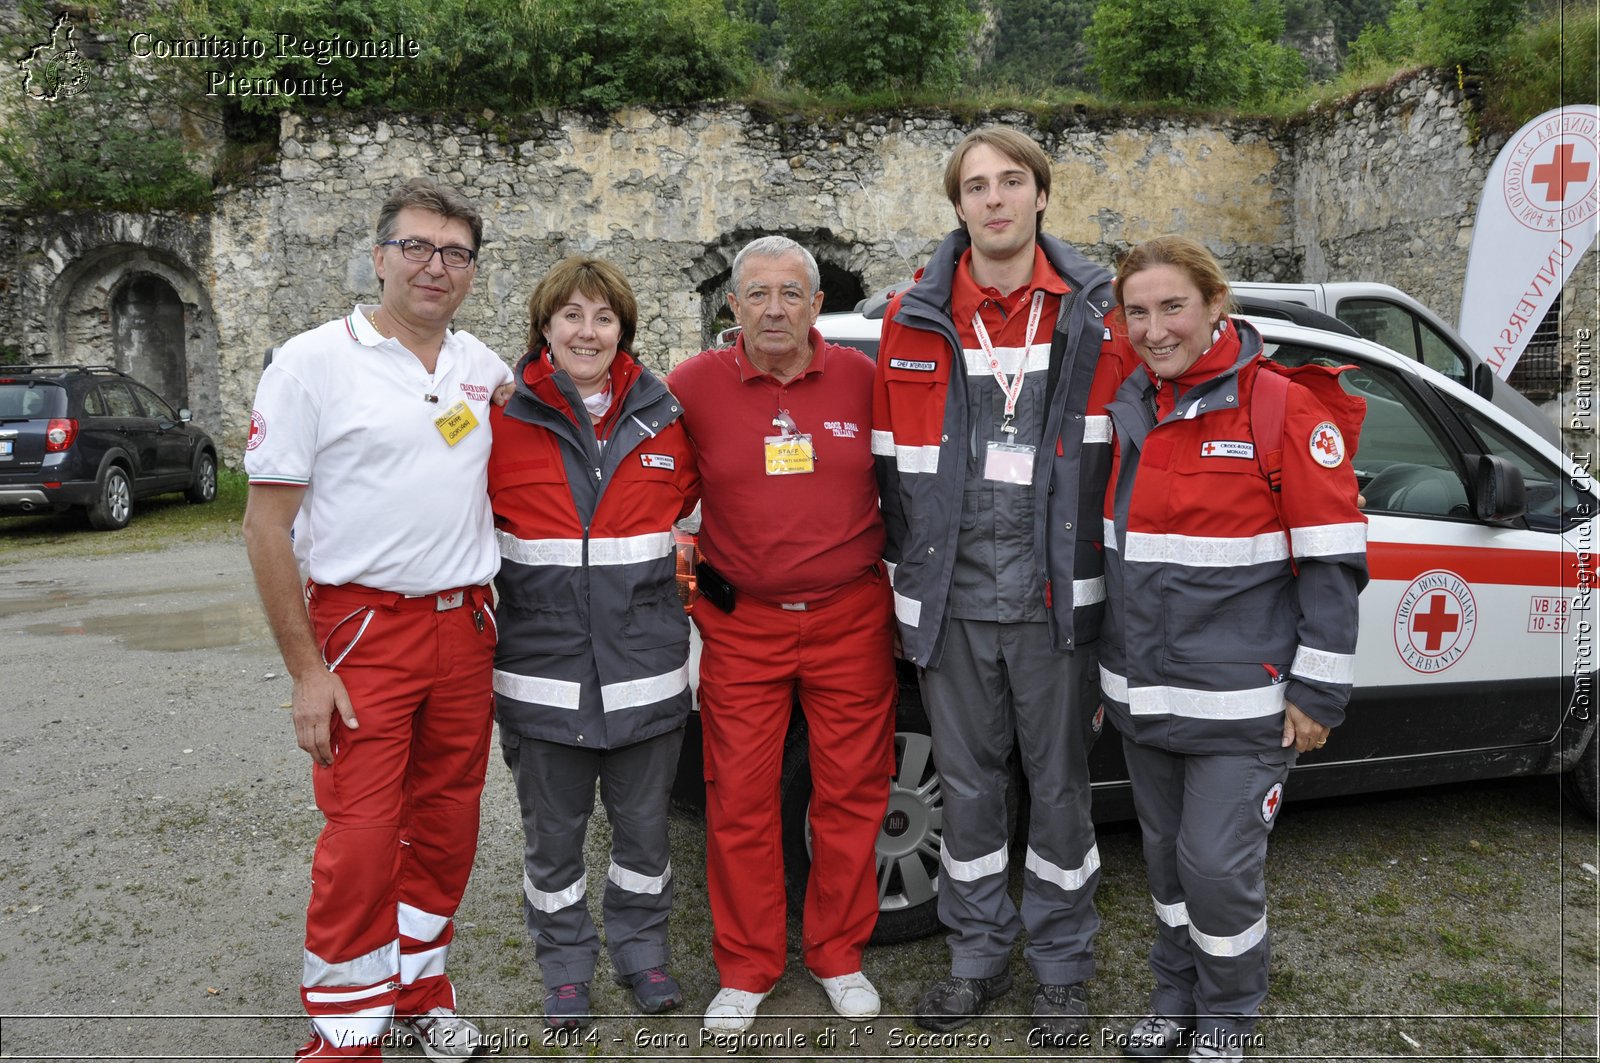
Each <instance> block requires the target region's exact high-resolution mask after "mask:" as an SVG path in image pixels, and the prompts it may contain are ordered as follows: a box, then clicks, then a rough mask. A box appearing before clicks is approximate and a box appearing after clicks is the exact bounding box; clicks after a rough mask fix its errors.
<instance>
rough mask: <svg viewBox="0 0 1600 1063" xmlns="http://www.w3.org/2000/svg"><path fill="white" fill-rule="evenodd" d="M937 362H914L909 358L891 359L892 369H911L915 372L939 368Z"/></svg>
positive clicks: (931, 370)
mask: <svg viewBox="0 0 1600 1063" xmlns="http://www.w3.org/2000/svg"><path fill="white" fill-rule="evenodd" d="M938 365H939V363H937V362H914V361H912V360H911V359H909V358H891V359H889V368H890V369H909V370H911V371H912V372H915V373H931V372H933V371H934V370H935V369H937V368H938Z"/></svg>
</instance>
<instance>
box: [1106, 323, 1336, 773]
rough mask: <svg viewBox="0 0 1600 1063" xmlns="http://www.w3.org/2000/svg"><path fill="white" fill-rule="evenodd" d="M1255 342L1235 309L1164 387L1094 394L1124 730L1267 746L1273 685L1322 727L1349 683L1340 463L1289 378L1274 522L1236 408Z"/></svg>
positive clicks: (1243, 417) (1222, 747)
mask: <svg viewBox="0 0 1600 1063" xmlns="http://www.w3.org/2000/svg"><path fill="white" fill-rule="evenodd" d="M1260 351H1261V338H1260V336H1259V334H1257V333H1256V332H1255V330H1254V329H1253V328H1251V327H1250V326H1249V324H1248V323H1245V322H1242V321H1234V322H1233V323H1232V325H1231V326H1230V328H1229V329H1228V331H1227V332H1226V333H1225V334H1224V336H1223V337H1222V338H1221V339H1220V340H1219V341H1218V343H1217V344H1216V345H1215V346H1214V347H1213V348H1212V349H1211V350H1209V351H1208V352H1206V354H1204V355H1202V356H1201V359H1200V361H1199V362H1197V363H1196V366H1195V368H1194V369H1192V370H1191V371H1190V373H1189V374H1186V376H1185V377H1184V378H1181V380H1180V383H1179V384H1178V385H1177V386H1175V385H1174V384H1173V383H1172V382H1170V381H1156V380H1155V379H1154V378H1153V377H1152V376H1151V375H1150V374H1149V373H1148V372H1144V371H1141V372H1139V373H1136V374H1134V375H1133V376H1132V377H1130V378H1128V380H1127V381H1126V382H1124V383H1123V384H1122V386H1121V387H1120V388H1119V389H1118V391H1117V393H1116V397H1115V399H1114V400H1113V401H1112V402H1111V403H1110V405H1109V409H1108V412H1109V414H1110V416H1111V420H1112V426H1113V446H1112V472H1111V483H1110V486H1109V487H1108V489H1107V492H1106V498H1105V521H1106V529H1105V538H1106V542H1105V545H1106V580H1107V616H1106V624H1105V627H1104V629H1103V634H1102V638H1103V643H1102V647H1101V665H1102V687H1103V692H1104V695H1105V702H1106V705H1107V708H1108V709H1109V710H1110V712H1111V716H1112V720H1113V722H1114V723H1115V724H1116V725H1117V727H1118V728H1119V729H1120V730H1122V731H1123V732H1124V733H1128V734H1131V735H1132V736H1133V737H1134V738H1135V739H1136V740H1138V741H1140V742H1143V743H1146V744H1150V745H1156V746H1160V747H1163V748H1167V749H1172V750H1175V751H1178V752H1191V753H1222V752H1232V753H1238V752H1247V751H1249V750H1253V749H1260V750H1267V749H1277V748H1280V741H1281V736H1282V731H1283V711H1284V710H1283V702H1284V701H1285V699H1287V700H1288V701H1290V702H1293V703H1294V704H1295V705H1297V706H1298V707H1299V708H1300V709H1301V710H1302V711H1303V712H1305V713H1307V714H1308V715H1310V716H1311V717H1313V718H1314V719H1316V720H1317V721H1318V722H1320V723H1323V724H1325V725H1327V726H1330V727H1331V726H1335V725H1337V724H1338V723H1340V722H1341V721H1342V720H1343V719H1344V706H1345V703H1346V702H1347V701H1348V700H1349V697H1350V688H1351V682H1352V679H1353V676H1354V664H1355V658H1354V654H1355V645H1356V623H1357V604H1356V595H1357V593H1358V592H1359V590H1360V588H1361V587H1362V586H1364V585H1365V583H1366V580H1367V567H1366V518H1365V517H1364V516H1363V515H1362V514H1361V512H1360V510H1359V509H1357V508H1356V479H1355V473H1354V470H1353V469H1352V466H1351V462H1350V455H1349V454H1348V453H1345V452H1344V448H1343V444H1342V442H1341V438H1340V436H1339V433H1338V428H1337V425H1335V424H1334V422H1333V420H1332V418H1331V417H1330V416H1329V414H1328V413H1327V411H1326V410H1324V409H1323V408H1322V406H1321V405H1320V404H1319V403H1318V402H1317V400H1316V399H1315V397H1314V396H1313V395H1312V394H1311V392H1310V391H1308V390H1307V389H1306V388H1304V387H1302V386H1300V385H1298V384H1294V383H1292V382H1291V384H1290V386H1289V389H1288V395H1287V407H1286V409H1285V413H1284V426H1283V437H1282V446H1283V476H1282V491H1281V500H1282V511H1283V518H1282V523H1280V521H1279V516H1278V508H1277V507H1276V506H1275V505H1274V504H1273V498H1272V492H1271V490H1270V489H1269V487H1268V486H1267V482H1266V478H1265V477H1264V476H1263V475H1262V472H1261V466H1260V463H1259V462H1258V461H1257V459H1256V448H1257V447H1260V446H1268V445H1269V443H1268V441H1265V440H1256V439H1254V438H1253V433H1252V431H1251V423H1250V400H1251V396H1252V393H1253V388H1254V383H1255V378H1256V375H1257V373H1258V372H1259V371H1260V366H1261V364H1262V362H1261V359H1260V356H1259V355H1260ZM1158 416H1159V419H1158ZM1285 525H1287V529H1288V534H1287V535H1285ZM1291 548H1292V552H1293V557H1294V561H1295V562H1296V563H1297V564H1298V566H1299V575H1298V576H1296V575H1295V573H1294V570H1293V566H1292V565H1291V563H1290V552H1291Z"/></svg>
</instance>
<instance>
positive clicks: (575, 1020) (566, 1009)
mask: <svg viewBox="0 0 1600 1063" xmlns="http://www.w3.org/2000/svg"><path fill="white" fill-rule="evenodd" d="M593 1021H594V1016H593V1015H591V1014H590V1013H589V983H588V982H568V983H566V984H565V985H558V986H556V987H555V988H554V989H552V990H549V991H548V992H546V993H545V995H544V1024H545V1025H546V1026H548V1027H550V1029H552V1030H581V1029H582V1028H583V1027H585V1026H587V1025H589V1024H590V1023H591V1022H593Z"/></svg>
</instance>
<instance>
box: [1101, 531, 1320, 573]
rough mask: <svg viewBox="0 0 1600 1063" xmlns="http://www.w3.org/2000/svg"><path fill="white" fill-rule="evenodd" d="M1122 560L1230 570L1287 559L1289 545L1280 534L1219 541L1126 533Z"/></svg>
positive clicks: (1194, 536) (1201, 536)
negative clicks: (1126, 538)
mask: <svg viewBox="0 0 1600 1063" xmlns="http://www.w3.org/2000/svg"><path fill="white" fill-rule="evenodd" d="M1122 556H1123V559H1124V560H1126V561H1127V562H1128V563H1130V564H1132V563H1134V562H1141V563H1144V564H1166V565H1184V566H1187V567H1189V568H1232V567H1234V566H1236V565H1264V564H1268V563H1269V562H1273V561H1287V560H1288V559H1289V543H1288V541H1287V540H1286V539H1285V538H1284V534H1283V532H1281V531H1274V532H1264V533H1262V534H1261V535H1247V536H1242V537H1227V538H1221V537H1216V536H1207V535H1177V534H1172V533H1168V534H1162V535H1152V534H1151V533H1149V532H1129V533H1128V542H1127V546H1126V548H1125V549H1124V550H1123V551H1122Z"/></svg>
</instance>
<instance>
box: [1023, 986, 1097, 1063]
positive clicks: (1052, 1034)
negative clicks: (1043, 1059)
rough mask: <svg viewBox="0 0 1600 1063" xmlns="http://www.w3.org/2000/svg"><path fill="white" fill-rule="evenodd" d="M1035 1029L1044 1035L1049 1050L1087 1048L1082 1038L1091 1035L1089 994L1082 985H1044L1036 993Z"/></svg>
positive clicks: (1034, 1004) (1034, 1008) (1034, 998)
mask: <svg viewBox="0 0 1600 1063" xmlns="http://www.w3.org/2000/svg"><path fill="white" fill-rule="evenodd" d="M1033 1028H1034V1029H1035V1030H1038V1031H1039V1032H1040V1033H1041V1034H1042V1035H1043V1041H1044V1047H1046V1048H1049V1047H1061V1048H1066V1047H1069V1046H1077V1045H1082V1046H1086V1045H1087V1044H1088V1042H1087V1041H1084V1040H1083V1037H1084V1036H1085V1035H1086V1034H1088V1032H1089V991H1088V990H1087V989H1085V988H1083V983H1082V982H1074V983H1073V984H1072V985H1044V984H1043V983H1041V984H1040V985H1039V987H1038V988H1037V989H1035V990H1034V991H1033ZM1053 1042H1054V1043H1055V1044H1052V1043H1053Z"/></svg>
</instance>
